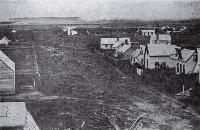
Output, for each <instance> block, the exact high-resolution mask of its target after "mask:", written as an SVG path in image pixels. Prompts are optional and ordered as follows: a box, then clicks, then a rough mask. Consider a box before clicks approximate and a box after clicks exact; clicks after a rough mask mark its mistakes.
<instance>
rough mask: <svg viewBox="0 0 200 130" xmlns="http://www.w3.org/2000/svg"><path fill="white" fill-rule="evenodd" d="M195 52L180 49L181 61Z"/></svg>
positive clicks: (187, 58)
mask: <svg viewBox="0 0 200 130" xmlns="http://www.w3.org/2000/svg"><path fill="white" fill-rule="evenodd" d="M194 53H195V50H190V49H182V50H181V55H182V61H185V62H187V61H188V60H189V58H190V57H191V56H192V55H193V54H194Z"/></svg>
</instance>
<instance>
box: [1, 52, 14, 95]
mask: <svg viewBox="0 0 200 130" xmlns="http://www.w3.org/2000/svg"><path fill="white" fill-rule="evenodd" d="M14 93H15V63H14V62H13V61H12V60H11V59H10V58H9V57H8V56H6V55H5V54H4V53H3V52H2V51H0V94H2V95H4V94H14Z"/></svg>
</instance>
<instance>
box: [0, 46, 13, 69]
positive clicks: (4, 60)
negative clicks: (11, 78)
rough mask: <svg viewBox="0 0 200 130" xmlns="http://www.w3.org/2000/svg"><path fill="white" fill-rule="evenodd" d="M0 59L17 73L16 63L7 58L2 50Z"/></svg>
mask: <svg viewBox="0 0 200 130" xmlns="http://www.w3.org/2000/svg"><path fill="white" fill-rule="evenodd" d="M0 59H1V60H2V61H3V62H4V63H5V64H6V65H7V66H8V67H10V69H11V70H13V71H15V63H14V62H13V61H12V60H11V59H10V58H9V57H8V56H6V55H5V54H4V53H3V52H2V51H1V50H0Z"/></svg>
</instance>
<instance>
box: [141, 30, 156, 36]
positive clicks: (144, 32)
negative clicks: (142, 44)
mask: <svg viewBox="0 0 200 130" xmlns="http://www.w3.org/2000/svg"><path fill="white" fill-rule="evenodd" d="M141 31H142V35H143V36H151V35H155V29H146V30H145V29H144V30H141Z"/></svg>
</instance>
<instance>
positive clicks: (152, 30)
mask: <svg viewBox="0 0 200 130" xmlns="http://www.w3.org/2000/svg"><path fill="white" fill-rule="evenodd" d="M141 31H142V32H155V29H143V30H141Z"/></svg>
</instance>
